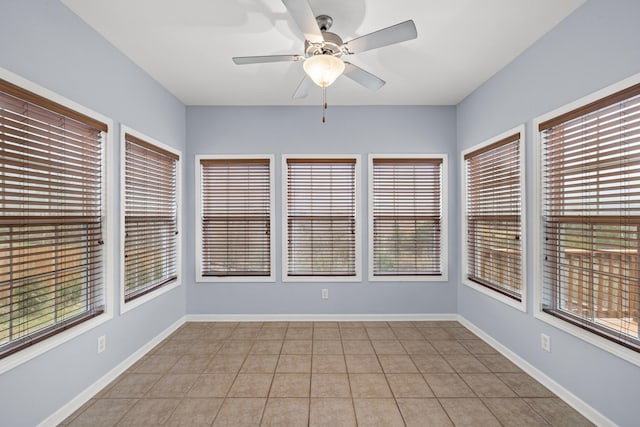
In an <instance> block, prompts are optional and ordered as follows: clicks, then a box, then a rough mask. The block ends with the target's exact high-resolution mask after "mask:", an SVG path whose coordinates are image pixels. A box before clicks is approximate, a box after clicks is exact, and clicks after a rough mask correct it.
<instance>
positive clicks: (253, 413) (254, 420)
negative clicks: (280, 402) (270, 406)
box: [213, 398, 267, 427]
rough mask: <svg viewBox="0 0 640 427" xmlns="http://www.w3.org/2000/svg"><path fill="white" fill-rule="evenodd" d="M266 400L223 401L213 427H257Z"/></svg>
mask: <svg viewBox="0 0 640 427" xmlns="http://www.w3.org/2000/svg"><path fill="white" fill-rule="evenodd" d="M266 402H267V399H264V398H263V399H256V398H253V399H229V398H227V399H225V400H224V402H223V403H222V406H221V407H220V410H219V411H218V415H217V416H216V419H215V421H214V422H213V427H258V426H259V425H260V420H261V419H262V413H263V412H264V406H265V403H266Z"/></svg>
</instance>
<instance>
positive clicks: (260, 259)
mask: <svg viewBox="0 0 640 427" xmlns="http://www.w3.org/2000/svg"><path fill="white" fill-rule="evenodd" d="M196 161H197V162H198V164H199V178H198V183H199V190H198V204H199V206H198V212H199V215H200V218H198V226H199V233H200V239H198V240H199V248H198V255H199V259H198V260H197V264H198V276H199V280H201V281H225V282H229V281H234V280H235V281H273V280H274V278H275V275H274V264H273V252H274V242H273V239H272V236H273V171H272V167H271V165H272V163H273V157H272V156H256V157H236V156H197V158H196Z"/></svg>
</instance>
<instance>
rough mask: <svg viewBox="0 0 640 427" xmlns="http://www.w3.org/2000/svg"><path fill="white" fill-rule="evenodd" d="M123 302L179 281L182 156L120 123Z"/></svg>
mask: <svg viewBox="0 0 640 427" xmlns="http://www.w3.org/2000/svg"><path fill="white" fill-rule="evenodd" d="M123 134H124V135H123V144H124V150H123V152H124V164H123V165H122V169H123V170H124V194H123V196H122V201H123V205H124V221H123V224H124V260H123V265H124V281H123V283H124V302H125V303H128V302H130V301H132V300H134V299H138V298H140V297H142V296H143V295H147V294H149V293H150V292H152V291H155V290H156V289H159V288H162V287H165V288H166V287H168V285H170V284H172V283H177V282H178V267H177V266H178V258H179V253H178V190H177V176H178V163H179V161H180V156H179V155H178V154H177V153H176V152H175V151H174V150H172V149H169V148H168V147H166V148H164V147H161V146H160V144H159V143H157V142H155V143H152V142H149V141H150V139H149V138H148V137H144V136H142V135H139V134H137V133H135V132H134V131H133V130H131V129H126V128H124V127H123Z"/></svg>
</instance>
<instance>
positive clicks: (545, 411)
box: [524, 397, 593, 427]
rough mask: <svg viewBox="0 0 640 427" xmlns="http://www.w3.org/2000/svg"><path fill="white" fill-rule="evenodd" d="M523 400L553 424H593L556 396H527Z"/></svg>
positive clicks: (573, 425)
mask: <svg viewBox="0 0 640 427" xmlns="http://www.w3.org/2000/svg"><path fill="white" fill-rule="evenodd" d="M524 401H525V402H526V403H527V404H528V405H529V406H531V407H532V408H533V410H534V411H536V412H537V413H538V414H539V415H541V416H542V418H544V419H545V420H546V421H547V422H548V423H549V424H551V425H553V426H567V427H581V426H593V423H591V422H590V421H589V420H587V419H586V418H584V417H583V416H582V415H580V413H578V411H576V410H575V409H573V408H572V407H570V406H569V405H567V404H566V403H564V402H563V401H562V400H560V399H559V398H557V397H543V398H530V397H527V398H524Z"/></svg>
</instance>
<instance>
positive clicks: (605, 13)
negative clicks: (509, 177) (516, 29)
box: [456, 0, 640, 426]
mask: <svg viewBox="0 0 640 427" xmlns="http://www.w3.org/2000/svg"><path fill="white" fill-rule="evenodd" d="M639 18H640V1H638V0H613V1H612V0H591V1H589V2H587V3H586V4H585V5H584V6H583V7H581V8H580V9H578V10H577V11H576V12H574V13H573V14H572V15H570V16H569V17H568V18H567V19H566V20H565V21H563V22H562V23H561V24H560V25H559V26H558V27H556V28H555V29H553V30H552V31H551V32H550V33H549V34H547V35H546V36H545V37H544V38H543V39H541V40H540V41H538V42H537V43H536V44H535V45H533V46H532V47H531V48H530V49H528V50H527V51H526V52H525V53H524V54H522V55H521V56H519V57H518V58H517V59H516V60H515V61H513V62H512V63H511V64H510V65H509V66H507V67H506V68H505V69H503V70H502V71H500V72H499V73H498V74H496V75H495V76H494V77H493V78H491V79H490V80H489V81H488V82H486V83H485V84H484V85H483V86H482V87H481V88H479V89H478V90H476V91H475V92H474V93H473V94H472V95H470V96H469V97H467V99H465V100H464V101H463V102H462V103H460V104H459V105H458V109H457V121H458V124H457V132H458V150H459V151H461V150H464V149H466V148H468V147H471V146H473V145H475V144H477V143H479V142H482V141H484V140H486V139H488V138H490V137H492V136H494V135H497V134H499V133H501V132H503V131H505V130H508V129H510V128H512V127H514V126H516V125H518V124H520V123H526V125H527V141H526V144H527V149H526V159H527V161H526V168H527V170H526V177H527V178H526V190H527V194H526V199H527V200H526V207H527V215H528V221H527V233H528V235H529V239H528V244H527V252H528V255H527V265H528V266H529V267H530V268H529V271H528V274H527V283H528V292H527V295H528V301H529V304H528V305H529V307H528V313H526V314H525V313H521V312H518V311H517V310H514V309H512V308H509V307H506V306H505V305H503V304H500V303H498V302H496V301H495V300H493V299H490V298H488V297H486V296H484V295H482V294H479V293H478V292H476V291H474V290H472V289H470V288H468V287H466V286H460V289H459V291H458V310H459V313H460V314H461V315H463V316H464V317H466V318H467V319H469V320H470V321H471V322H473V323H475V324H476V325H478V326H479V327H480V328H482V329H483V330H484V331H486V332H487V333H488V334H490V335H491V336H493V337H494V338H496V339H497V340H498V341H500V342H501V343H502V344H504V345H505V346H507V347H509V348H510V349H511V350H513V351H514V352H515V353H517V354H518V355H519V356H521V357H523V358H524V359H526V360H527V361H528V362H529V363H531V364H533V365H534V366H536V367H537V368H539V369H540V370H542V371H543V372H545V373H546V374H547V375H548V376H550V377H551V378H553V379H554V380H555V381H557V382H558V383H560V384H561V385H562V386H563V387H565V388H567V389H568V390H569V391H571V392H572V393H574V394H575V395H577V396H578V397H580V398H581V399H583V400H584V401H586V402H587V403H588V404H589V405H591V406H592V407H594V408H595V409H597V410H598V411H600V412H601V413H602V414H604V415H605V416H607V417H609V418H610V419H611V420H613V421H614V422H616V423H619V424H620V425H627V426H631V425H638V408H637V405H638V396H639V395H638V384H640V368H638V367H637V366H635V365H632V364H630V363H628V362H626V361H623V360H622V359H620V358H618V357H615V356H612V355H610V354H609V353H606V352H604V351H602V350H600V349H598V348H596V347H594V346H592V345H590V344H587V343H586V342H584V341H582V340H580V339H577V338H574V337H573V336H571V335H569V334H566V333H564V332H562V331H560V330H557V329H555V328H553V327H551V326H549V325H547V324H545V323H542V322H540V321H538V320H536V319H534V318H533V315H532V300H533V293H532V288H533V281H532V280H533V275H532V268H533V267H532V266H533V243H532V241H533V238H532V232H533V221H534V220H535V218H534V217H533V215H534V213H533V199H534V187H533V179H534V175H533V172H534V164H533V145H534V139H533V133H532V123H531V119H533V118H534V117H536V116H539V115H541V114H544V113H546V112H548V111H551V110H554V109H556V108H558V107H561V106H562V105H565V104H567V103H569V102H572V101H575V100H577V99H579V98H581V97H583V96H586V95H588V94H590V93H592V92H594V91H596V90H598V89H601V88H603V87H606V86H608V85H611V84H613V83H616V82H617V81H619V80H622V79H624V78H626V77H629V76H631V75H633V74H636V73H638V72H640V47H639V46H640V45H639V44H638V41H639V40H640V24H639V23H638V19H639ZM456 247H458V248H460V247H461V245H460V242H458V243H457V245H456ZM541 332H544V333H546V334H548V335H550V337H551V342H552V352H551V353H545V352H543V351H542V350H541V349H540V333H541Z"/></svg>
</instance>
